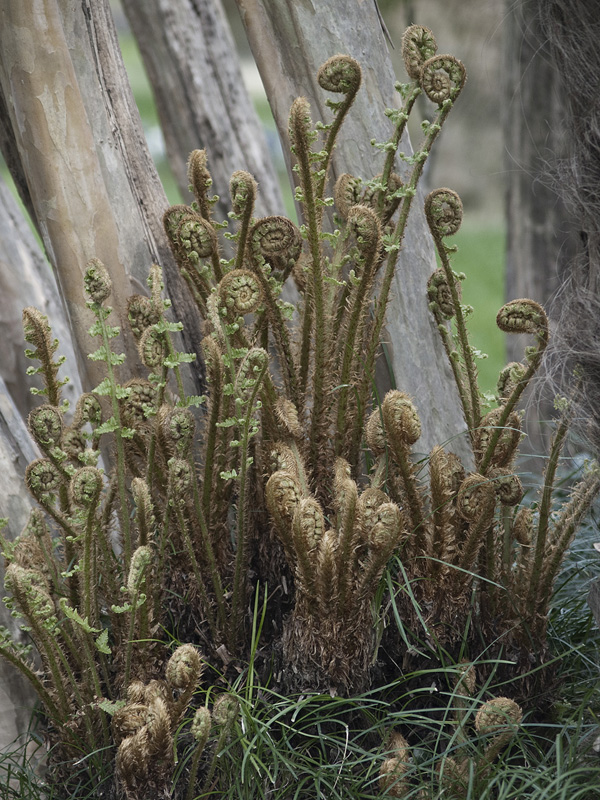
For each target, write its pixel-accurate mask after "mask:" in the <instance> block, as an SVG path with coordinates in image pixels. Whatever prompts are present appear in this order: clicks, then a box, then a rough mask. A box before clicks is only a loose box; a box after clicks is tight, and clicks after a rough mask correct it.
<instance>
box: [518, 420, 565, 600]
mask: <svg viewBox="0 0 600 800" xmlns="http://www.w3.org/2000/svg"><path fill="white" fill-rule="evenodd" d="M568 429H569V421H568V419H567V418H566V417H563V419H562V420H561V422H560V424H559V426H558V428H557V430H556V432H555V434H554V437H553V439H552V445H551V447H550V457H549V459H548V464H547V466H546V474H545V475H544V487H543V489H542V499H541V502H540V510H539V519H538V526H537V535H536V537H535V550H534V555H533V562H532V566H531V575H530V584H529V597H528V601H527V604H528V606H529V609H530V611H531V612H533V610H534V605H535V603H536V601H537V599H538V585H539V582H540V580H541V577H542V568H543V564H544V556H545V555H546V540H547V537H548V526H549V522H550V513H551V511H552V496H553V492H554V479H555V477H556V469H557V467H558V460H559V458H560V454H561V452H562V448H563V444H564V442H565V438H566V436H567V432H568Z"/></svg>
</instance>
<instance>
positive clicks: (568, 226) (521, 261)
mask: <svg viewBox="0 0 600 800" xmlns="http://www.w3.org/2000/svg"><path fill="white" fill-rule="evenodd" d="M505 26H506V28H505V42H506V45H505V69H504V75H505V84H504V97H505V103H504V108H505V111H504V131H505V143H506V147H505V152H506V157H505V159H506V160H505V163H506V174H507V176H508V182H507V195H506V223H507V243H506V295H507V299H508V300H513V299H516V298H519V297H530V298H531V299H532V300H536V301H537V302H538V303H542V304H543V305H544V306H546V307H547V308H548V309H549V311H550V314H551V319H552V318H556V313H554V312H553V310H552V305H551V300H552V298H553V296H554V294H555V293H556V290H557V289H558V287H559V285H560V283H561V280H562V276H563V274H564V269H565V266H566V265H567V264H568V263H569V262H570V261H571V259H572V258H573V255H574V252H575V235H574V231H573V230H572V222H570V220H569V215H568V213H567V211H566V208H565V205H564V202H563V200H562V199H561V198H560V197H559V196H558V194H557V191H556V188H555V187H554V186H553V185H552V183H553V175H552V173H553V171H555V169H556V165H557V163H558V162H559V159H560V158H561V157H563V156H564V154H565V135H564V134H565V131H564V120H563V116H562V109H563V107H564V86H563V83H562V80H561V74H560V71H559V70H558V69H557V66H556V64H555V62H554V61H553V59H552V58H551V57H550V55H549V50H548V45H547V42H546V38H545V36H544V35H543V34H542V31H541V28H540V15H539V8H538V4H537V3H536V2H531V0H521V2H518V3H512V2H511V3H509V4H508V6H507V14H506V18H505ZM554 180H556V176H555V177H554ZM507 347H508V356H509V359H510V360H519V359H521V358H522V357H523V347H524V343H523V341H522V337H517V336H508V337H507ZM552 415H553V405H552V398H551V397H535V398H534V401H533V402H531V401H529V402H526V418H525V423H524V427H525V430H526V431H527V433H528V437H529V440H528V442H527V443H526V447H525V450H528V451H529V452H534V453H537V454H540V453H543V452H545V449H546V447H545V444H544V438H545V437H544V427H545V426H544V420H548V419H549V418H551V417H552ZM538 462H539V469H541V467H542V463H541V461H540V460H539V459H538ZM532 466H533V468H534V469H535V462H532ZM536 471H539V470H536Z"/></svg>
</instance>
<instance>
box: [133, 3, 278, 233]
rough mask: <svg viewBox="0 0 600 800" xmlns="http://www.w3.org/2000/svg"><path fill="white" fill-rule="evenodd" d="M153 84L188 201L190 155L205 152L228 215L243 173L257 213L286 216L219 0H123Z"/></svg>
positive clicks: (220, 207) (222, 214) (219, 210)
mask: <svg viewBox="0 0 600 800" xmlns="http://www.w3.org/2000/svg"><path fill="white" fill-rule="evenodd" d="M123 9H124V10H125V13H126V14H127V19H128V20H129V24H130V26H131V29H132V31H133V34H134V36H135V38H136V40H137V42H138V45H139V48H140V52H141V54H142V58H143V60H144V66H145V67H146V72H147V74H148V78H149V80H150V83H151V85H152V89H153V92H154V98H155V101H156V107H157V111H158V115H159V118H160V122H161V128H162V131H163V134H164V137H165V145H166V150H167V156H168V159H169V163H170V165H171V169H172V170H173V174H174V175H175V179H176V181H177V183H178V186H179V190H180V192H181V194H182V196H183V197H184V198H190V199H191V195H190V194H189V191H188V180H187V157H188V155H189V153H190V152H191V151H192V150H194V149H196V148H205V149H206V150H207V153H208V166H209V169H210V171H211V174H212V178H213V181H214V187H213V188H214V190H215V193H216V194H218V195H219V198H220V200H219V202H218V204H217V206H216V208H215V211H216V215H217V217H218V218H219V219H225V218H226V216H227V212H228V211H229V210H230V203H229V178H230V177H231V173H232V172H233V171H234V170H236V169H245V170H247V171H248V172H250V173H252V175H254V177H255V178H256V180H257V181H258V182H259V194H258V202H257V213H258V214H259V215H268V214H281V213H283V210H284V209H283V200H282V197H281V191H280V188H279V183H278V180H277V175H276V173H275V170H274V168H273V163H272V159H271V158H270V156H269V151H268V148H267V143H266V140H265V136H264V133H263V130H262V127H261V124H260V122H259V120H258V117H257V115H256V112H255V110H254V107H253V105H252V101H251V100H250V97H249V96H248V93H247V91H246V87H245V85H244V81H243V78H242V72H241V69H240V64H239V60H238V58H237V56H236V47H235V42H234V40H233V37H232V34H231V30H230V28H229V23H228V21H227V18H226V16H225V13H224V12H223V8H222V5H221V3H220V0H145V2H143V3H139V2H136V0H123Z"/></svg>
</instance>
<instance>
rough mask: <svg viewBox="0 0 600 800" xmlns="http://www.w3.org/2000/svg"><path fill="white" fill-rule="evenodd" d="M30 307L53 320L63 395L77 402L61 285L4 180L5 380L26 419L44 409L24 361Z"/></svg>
mask: <svg viewBox="0 0 600 800" xmlns="http://www.w3.org/2000/svg"><path fill="white" fill-rule="evenodd" d="M27 306H35V308H37V309H38V310H39V311H41V312H42V313H43V314H45V315H46V316H47V317H48V319H49V320H50V323H51V326H52V330H53V333H54V335H55V336H56V337H57V338H58V340H59V342H60V353H61V355H64V356H65V359H66V361H65V364H64V366H63V368H62V373H61V376H64V375H67V376H69V378H70V380H69V383H68V384H66V386H65V387H64V389H63V396H64V397H65V398H66V399H68V400H69V402H71V403H74V402H75V401H76V399H77V397H79V395H80V394H81V384H80V381H79V373H78V371H77V362H76V359H75V354H74V352H73V348H72V345H71V331H70V329H69V323H68V320H67V317H66V314H65V311H64V307H63V304H62V300H61V297H60V294H59V291H58V287H57V285H56V280H55V278H54V275H53V273H52V269H51V268H50V266H49V264H48V262H47V261H46V259H45V258H44V254H43V253H42V252H41V250H40V247H39V245H38V242H37V241H36V239H35V237H34V235H33V233H32V231H31V229H30V227H29V225H28V224H27V222H26V220H25V218H24V216H23V214H22V213H21V209H20V208H19V206H18V205H17V203H16V201H15V199H14V197H13V196H12V194H11V192H10V190H9V189H8V187H7V186H6V184H5V183H4V181H3V180H2V179H0V341H2V359H0V376H1V377H2V379H3V380H4V382H5V384H6V388H7V390H8V392H9V393H10V396H11V398H12V400H13V402H14V403H15V405H16V407H17V408H18V409H19V411H20V413H21V416H23V417H25V416H26V415H27V414H28V413H29V411H31V409H32V408H33V407H34V406H36V405H39V401H37V400H34V398H33V395H32V394H31V392H30V391H29V387H30V386H33V385H35V384H34V382H33V379H30V380H27V381H26V380H25V371H26V369H27V367H28V366H30V364H31V362H30V361H29V360H28V359H27V358H26V357H25V342H24V339H23V328H22V324H21V314H22V311H23V309H24V308H26V307H27Z"/></svg>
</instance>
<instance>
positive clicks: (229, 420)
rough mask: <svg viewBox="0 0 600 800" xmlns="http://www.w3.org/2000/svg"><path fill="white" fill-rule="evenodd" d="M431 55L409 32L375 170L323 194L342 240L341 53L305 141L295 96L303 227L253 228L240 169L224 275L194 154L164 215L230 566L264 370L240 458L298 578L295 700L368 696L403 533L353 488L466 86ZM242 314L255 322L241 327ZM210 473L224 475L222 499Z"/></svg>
mask: <svg viewBox="0 0 600 800" xmlns="http://www.w3.org/2000/svg"><path fill="white" fill-rule="evenodd" d="M436 49H437V47H436V44H435V40H434V38H433V35H432V34H431V32H430V31H428V30H427V29H425V28H422V27H420V26H413V27H412V28H410V29H409V31H408V32H407V35H406V36H405V39H404V52H405V59H406V63H407V69H408V72H409V76H410V78H411V80H412V82H411V83H409V84H406V85H400V84H399V85H398V86H397V88H398V90H399V92H400V93H401V94H402V97H403V104H402V107H401V108H400V109H394V110H389V111H388V112H386V113H387V114H388V116H389V118H390V120H391V122H392V123H393V125H394V129H393V133H392V136H391V138H390V140H389V141H388V142H385V143H383V144H379V145H377V146H378V147H379V148H380V149H381V150H382V152H383V153H384V156H385V158H384V164H383V170H382V172H381V173H380V174H379V175H378V176H376V177H375V178H374V179H372V180H370V181H367V182H365V183H363V182H362V181H361V180H360V179H359V178H355V177H353V176H351V175H348V174H345V175H342V176H341V177H340V178H339V179H338V180H337V182H336V184H335V187H334V197H335V202H336V207H337V212H338V215H339V216H338V217H337V218H336V219H337V222H338V224H339V228H336V229H335V230H334V231H333V232H329V233H328V232H326V231H325V230H324V212H325V209H326V208H327V207H329V206H331V205H332V204H333V202H334V201H333V199H332V198H328V197H327V196H326V194H325V191H326V185H327V177H328V170H329V166H330V163H331V158H332V153H333V149H334V145H335V141H336V137H337V135H338V132H339V130H340V127H341V125H342V123H343V120H344V117H345V116H346V114H347V112H348V111H349V109H350V107H351V105H352V103H353V100H354V97H355V96H356V93H357V91H358V89H359V86H360V82H361V71H360V67H359V65H358V64H357V62H356V61H354V59H352V58H350V57H348V56H334V57H333V58H331V59H329V60H328V61H327V62H326V63H325V64H324V65H323V66H322V67H321V69H320V70H319V74H318V80H319V84H320V86H321V87H322V88H323V89H324V90H326V91H330V92H334V93H337V94H339V95H341V96H342V99H341V100H339V101H332V100H328V101H327V104H328V106H329V107H330V108H331V110H332V111H333V119H332V121H331V122H329V123H327V124H323V123H318V124H317V125H316V126H315V127H313V123H312V121H311V118H310V107H309V104H308V102H307V101H306V100H305V99H304V98H298V99H297V100H296V101H295V102H294V103H293V105H292V109H291V112H290V118H289V134H290V140H291V143H292V150H293V153H294V154H295V157H296V162H297V163H296V165H295V167H294V169H295V172H296V174H297V182H298V185H297V187H296V199H297V201H298V203H299V204H300V208H301V211H302V216H303V220H304V223H303V225H302V226H301V228H300V229H298V228H297V227H296V226H295V225H294V224H293V223H291V222H290V221H289V220H287V219H285V218H283V217H266V218H263V219H258V220H256V219H254V217H253V209H254V200H255V195H256V183H255V181H254V179H253V178H252V177H251V176H250V175H248V174H247V173H244V172H237V173H235V174H234V176H233V177H232V181H231V186H230V189H231V195H232V205H233V213H232V217H233V219H234V220H236V222H237V227H236V231H235V233H234V234H229V236H230V238H232V239H233V240H234V242H235V245H236V254H235V256H234V257H233V258H232V259H231V260H230V261H224V260H223V259H221V258H220V256H219V245H218V237H217V228H218V226H217V225H215V224H214V222H213V220H212V216H211V199H210V197H209V190H210V186H211V180H210V175H209V173H208V170H207V166H206V157H205V154H204V153H203V152H201V151H195V152H194V153H193V154H192V156H191V157H190V162H189V178H190V188H191V189H192V190H193V192H194V194H195V197H196V200H195V202H194V204H193V205H192V206H174V207H172V208H171V209H169V210H168V211H167V213H166V214H165V229H166V232H167V235H168V237H169V240H170V242H171V246H172V250H173V253H174V255H175V258H176V260H177V262H178V264H179V267H180V270H181V273H182V275H183V276H184V278H185V280H186V281H187V283H188V285H189V287H190V290H191V292H192V294H193V296H194V298H195V300H196V303H197V305H198V308H199V310H200V312H201V314H202V315H203V317H204V318H205V319H206V320H207V330H208V331H209V335H208V336H207V338H206V340H205V347H204V350H205V359H206V363H207V374H208V379H209V384H210V385H211V392H210V402H209V414H208V420H207V427H206V442H207V449H206V453H207V455H206V458H205V464H207V465H209V464H211V460H215V461H216V462H217V464H218V466H217V465H215V466H214V467H211V468H210V472H209V474H207V476H206V478H205V482H204V484H203V492H204V493H205V496H207V497H210V498H211V503H210V506H211V510H210V514H211V520H212V522H211V524H219V522H218V521H219V520H224V519H226V518H227V509H228V507H229V503H230V499H231V497H232V495H231V492H233V496H237V498H236V504H237V520H238V523H237V529H236V536H237V541H238V542H239V543H240V544H239V545H238V551H237V552H238V553H239V552H240V548H242V549H243V548H245V543H246V542H247V541H248V540H249V538H250V536H249V535H248V534H247V533H245V531H244V526H245V525H248V520H244V519H243V516H242V515H243V513H244V502H246V498H247V497H248V496H249V492H248V490H247V489H246V486H245V480H246V479H247V478H248V475H247V474H246V473H245V474H244V475H241V474H238V473H237V472H234V470H237V469H238V468H237V467H236V466H233V465H232V448H231V445H235V447H240V446H242V447H243V444H241V443H243V442H244V439H243V437H241V436H240V435H238V434H237V433H236V431H237V430H239V427H240V425H241V424H242V419H243V418H242V416H241V415H240V413H238V412H236V411H235V410H234V409H235V404H236V402H237V400H236V392H237V389H236V386H237V384H236V374H235V369H234V364H236V363H240V362H241V360H242V359H246V358H250V354H253V353H254V354H256V355H255V356H253V357H254V358H257V357H258V352H259V350H258V349H257V347H258V346H260V353H261V354H264V353H266V352H267V351H273V352H274V354H275V362H276V365H277V371H276V372H275V371H273V373H272V374H271V373H269V372H266V371H264V372H263V371H262V367H261V368H260V376H261V382H262V384H261V386H260V389H259V394H260V406H261V407H260V420H261V433H262V436H261V439H260V445H261V447H260V448H257V447H256V446H253V450H254V452H253V455H252V456H251V458H253V459H259V460H260V464H261V465H262V470H263V471H266V472H267V476H269V475H270V477H269V479H268V481H267V484H266V487H262V488H261V486H260V480H259V479H260V477H261V476H260V475H257V472H254V477H253V479H254V480H255V481H256V480H258V484H259V485H258V488H255V490H254V492H255V493H258V494H257V496H258V497H260V496H261V495H262V493H263V491H264V493H265V499H266V505H267V507H268V509H269V511H270V514H271V517H272V519H273V520H274V524H275V529H276V533H277V535H278V538H279V540H280V542H281V544H282V546H283V550H284V553H285V557H286V561H287V564H288V566H289V568H291V570H292V573H293V575H294V578H295V591H296V594H295V608H294V611H293V614H292V615H291V617H290V618H289V619H288V621H287V625H286V626H285V632H284V662H285V663H286V664H287V665H290V666H291V667H292V670H291V671H289V674H290V675H291V676H294V675H295V674H297V676H298V677H297V682H298V686H301V685H302V684H303V683H306V684H307V685H312V686H315V687H316V686H321V687H326V686H329V687H336V688H342V689H343V690H347V689H348V688H349V687H350V686H352V687H354V688H355V689H358V688H360V687H361V686H364V685H365V683H366V681H367V674H368V663H369V661H370V658H371V656H372V648H373V636H372V619H371V608H370V606H371V600H372V598H373V596H374V594H375V591H376V588H377V585H378V583H379V579H380V577H381V574H382V572H383V569H384V567H385V564H386V562H387V560H388V559H389V557H390V555H391V553H392V552H393V550H394V549H395V548H396V547H398V546H399V545H400V544H401V542H402V540H403V539H404V538H405V537H406V536H407V535H408V526H407V523H406V522H405V521H403V517H402V514H401V512H400V509H399V507H398V505H397V504H395V503H394V502H390V500H391V498H390V497H389V496H388V495H386V494H385V493H384V491H382V488H383V483H384V480H383V473H382V469H381V468H379V469H377V470H375V472H374V474H373V475H372V476H371V478H370V480H365V479H364V476H363V475H362V473H363V460H362V449H361V448H362V441H363V432H364V427H365V422H366V418H367V416H368V413H369V407H370V403H371V399H370V393H371V387H372V377H373V374H374V365H375V358H376V353H377V348H378V344H379V338H380V333H381V330H382V326H383V323H384V318H385V310H386V306H387V301H388V298H389V292H390V287H391V282H392V278H393V275H394V270H395V266H396V261H397V257H398V252H399V250H400V247H401V245H402V241H403V237H404V232H405V229H406V223H407V219H408V214H409V211H410V208H411V205H412V202H413V198H414V196H415V194H416V187H417V184H418V181H419V178H420V176H421V174H422V171H423V166H424V164H425V161H426V159H427V157H428V155H429V152H430V150H431V148H432V146H433V144H434V141H435V139H436V138H437V136H438V134H439V132H440V130H441V126H442V124H443V123H444V121H445V119H446V117H447V115H448V113H449V111H450V109H451V108H452V105H453V103H454V101H455V100H456V98H457V97H458V95H459V93H460V91H461V88H462V86H463V84H464V81H465V70H464V67H463V65H462V64H461V63H460V62H459V61H458V60H457V59H455V58H454V57H452V56H445V55H442V56H439V55H436ZM423 92H425V93H426V94H427V96H428V97H429V98H430V99H431V100H432V101H433V102H434V103H435V104H436V106H437V113H436V116H435V119H434V121H433V122H432V123H428V124H427V125H426V126H425V127H424V139H423V142H422V143H421V145H420V147H419V148H418V150H417V152H416V153H415V154H414V155H413V156H407V155H405V154H404V153H398V147H399V143H400V140H401V137H402V135H403V133H404V130H405V127H406V123H407V120H408V118H409V115H410V113H411V110H412V108H413V106H414V103H415V100H416V98H417V97H418V96H419V95H420V94H421V93H423ZM397 156H399V158H400V159H401V160H403V161H404V162H406V171H407V175H406V177H405V178H404V179H402V178H401V177H400V176H399V175H398V174H396V173H395V172H394V161H395V159H396V157H397ZM290 275H292V276H293V278H294V280H295V282H296V285H297V287H298V290H299V292H300V295H301V297H302V300H301V303H300V304H299V308H298V318H297V320H295V325H294V327H293V330H292V326H291V325H290V322H289V319H290V317H291V315H292V313H293V309H292V308H290V307H289V306H288V305H286V304H285V303H284V302H282V300H281V299H280V292H281V289H282V285H283V283H284V281H285V280H286V279H287V277H288V276H290ZM374 292H377V299H376V300H375V301H373V294H374ZM247 312H253V317H252V319H251V320H250V321H246V322H245V321H244V319H243V316H242V315H244V314H246V313H247ZM294 334H295V335H294ZM262 357H263V356H262V355H261V358H262ZM236 359H237V361H236ZM257 369H258V368H257ZM237 396H238V397H239V395H237ZM223 418H225V420H226V421H225V422H223ZM255 441H257V440H255ZM209 454H210V455H209ZM241 463H242V466H243V463H244V461H243V460H242V462H241ZM256 463H258V462H256ZM223 476H225V477H226V478H227V479H229V478H230V477H233V478H234V479H235V480H236V481H237V485H236V486H235V488H234V487H233V485H232V484H228V482H227V481H225V483H224V482H223ZM357 481H359V483H360V484H361V488H362V489H364V491H360V490H359V485H358V483H357ZM280 571H281V567H280ZM234 586H235V584H234ZM234 591H235V589H234ZM311 664H312V665H313V666H312V667H311V666H309V665H311ZM291 682H292V684H293V683H294V679H293V677H292V679H291Z"/></svg>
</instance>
